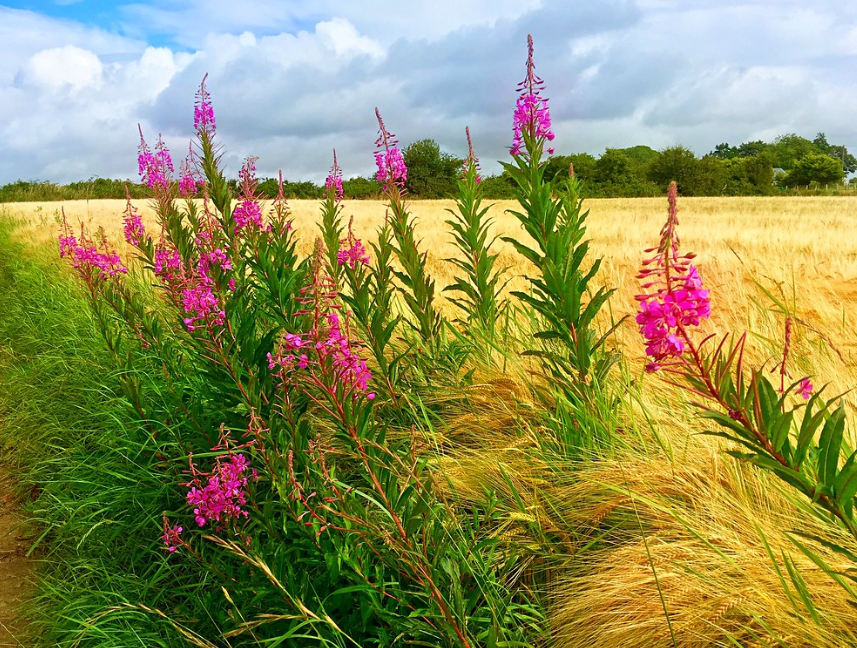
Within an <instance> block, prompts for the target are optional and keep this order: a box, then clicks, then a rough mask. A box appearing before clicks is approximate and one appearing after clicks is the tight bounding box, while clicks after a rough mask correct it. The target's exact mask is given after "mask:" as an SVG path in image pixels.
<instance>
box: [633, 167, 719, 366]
mask: <svg viewBox="0 0 857 648" xmlns="http://www.w3.org/2000/svg"><path fill="white" fill-rule="evenodd" d="M667 200H668V202H669V212H668V215H667V222H666V223H665V224H664V226H663V228H662V229H661V241H660V244H659V245H658V247H657V248H650V249H648V250H646V251H647V252H656V254H655V256H653V257H652V258H649V259H645V260H644V261H643V269H642V270H641V271H640V273H639V274H638V275H637V278H639V279H645V280H647V281H646V283H645V284H643V286H642V287H643V289H644V290H649V291H652V292H648V293H643V294H640V295H637V297H636V298H637V300H638V301H639V302H640V312H639V313H638V314H637V318H636V321H637V324H639V325H640V333H642V335H643V337H644V339H645V340H646V355H648V356H649V357H650V358H651V359H652V360H651V362H649V364H647V365H646V371H649V372H651V371H657V370H658V369H660V368H661V366H662V364H663V363H664V362H665V361H668V360H669V359H670V358H679V357H680V356H681V355H682V354H683V353H684V351H685V348H686V346H687V344H686V343H687V340H688V337H687V336H688V332H687V328H688V327H690V326H699V324H700V322H701V321H702V320H703V319H707V318H708V317H709V315H710V314H711V300H710V299H709V296H708V295H709V291H708V290H705V289H704V288H703V287H702V279H700V277H699V273H698V272H697V270H696V268H695V267H694V266H693V265H691V263H690V260H691V259H692V258H693V257H694V255H693V254H685V255H681V256H679V253H678V245H679V238H678V234H677V233H676V226H677V225H678V207H677V200H678V198H677V188H676V184H675V182H673V183H671V184H670V187H669V191H668V192H667Z"/></svg>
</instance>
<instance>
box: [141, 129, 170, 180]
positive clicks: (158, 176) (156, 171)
mask: <svg viewBox="0 0 857 648" xmlns="http://www.w3.org/2000/svg"><path fill="white" fill-rule="evenodd" d="M138 128H139V127H138ZM137 164H138V167H139V172H140V177H141V178H142V180H143V184H145V185H146V186H147V187H149V189H162V190H164V191H168V190H169V188H170V180H171V178H172V174H173V171H174V169H173V159H172V158H171V157H170V151H169V149H167V145H166V144H164V140H163V139H161V136H160V135H158V143H157V144H156V145H155V151H154V152H152V151H151V150H149V145H148V144H146V140H145V138H144V137H143V130H142V128H140V153H139V155H138V156H137Z"/></svg>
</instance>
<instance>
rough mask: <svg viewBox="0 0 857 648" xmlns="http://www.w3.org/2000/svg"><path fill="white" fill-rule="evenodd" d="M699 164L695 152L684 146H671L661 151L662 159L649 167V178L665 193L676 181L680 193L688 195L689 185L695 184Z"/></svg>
mask: <svg viewBox="0 0 857 648" xmlns="http://www.w3.org/2000/svg"><path fill="white" fill-rule="evenodd" d="M698 164H699V160H697V159H696V156H695V155H694V154H693V151H691V150H690V149H687V148H685V147H684V146H671V147H669V148H665V149H664V150H663V151H661V155H660V157H659V158H658V159H657V160H655V161H654V162H652V164H651V165H650V166H649V178H650V179H651V180H652V181H653V182H656V183H657V184H658V185H660V187H661V189H662V190H663V191H666V190H667V187H668V186H669V184H670V182H672V181H673V180H674V181H675V183H676V185H678V190H679V192H681V193H686V190H687V185H688V184H689V183H690V184H692V183H693V176H694V174H695V173H696V168H697V165H698Z"/></svg>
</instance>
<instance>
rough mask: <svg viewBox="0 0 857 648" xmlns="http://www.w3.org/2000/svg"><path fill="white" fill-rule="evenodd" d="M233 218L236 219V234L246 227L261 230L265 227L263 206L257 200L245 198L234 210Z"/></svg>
mask: <svg viewBox="0 0 857 648" xmlns="http://www.w3.org/2000/svg"><path fill="white" fill-rule="evenodd" d="M232 220H233V221H235V233H236V234H238V232H240V231H241V230H242V229H244V228H251V229H257V230H260V229H262V227H263V223H262V208H261V207H260V206H259V203H257V202H256V201H255V200H243V201H241V202H240V203H238V206H237V207H236V208H235V209H234V210H233V211H232Z"/></svg>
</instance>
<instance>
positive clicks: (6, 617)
mask: <svg viewBox="0 0 857 648" xmlns="http://www.w3.org/2000/svg"><path fill="white" fill-rule="evenodd" d="M17 504H18V503H17V501H16V498H15V496H14V494H13V493H12V481H11V478H10V477H9V474H8V473H7V472H6V471H5V470H4V469H3V468H2V467H0V648H12V647H14V648H21V647H22V646H26V645H27V644H26V643H25V639H24V624H23V623H22V622H21V621H20V620H19V619H16V609H15V608H16V604H17V601H18V600H19V599H20V597H22V596H25V595H26V594H27V593H28V592H29V590H30V577H31V572H32V569H33V561H32V560H30V559H28V558H27V557H26V556H25V555H24V554H25V553H26V551H27V546H28V545H27V542H26V541H25V540H24V539H23V538H22V537H21V534H20V530H19V529H18V528H16V527H17V525H18V523H19V522H20V521H21V517H20V515H19V514H18V511H17Z"/></svg>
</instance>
